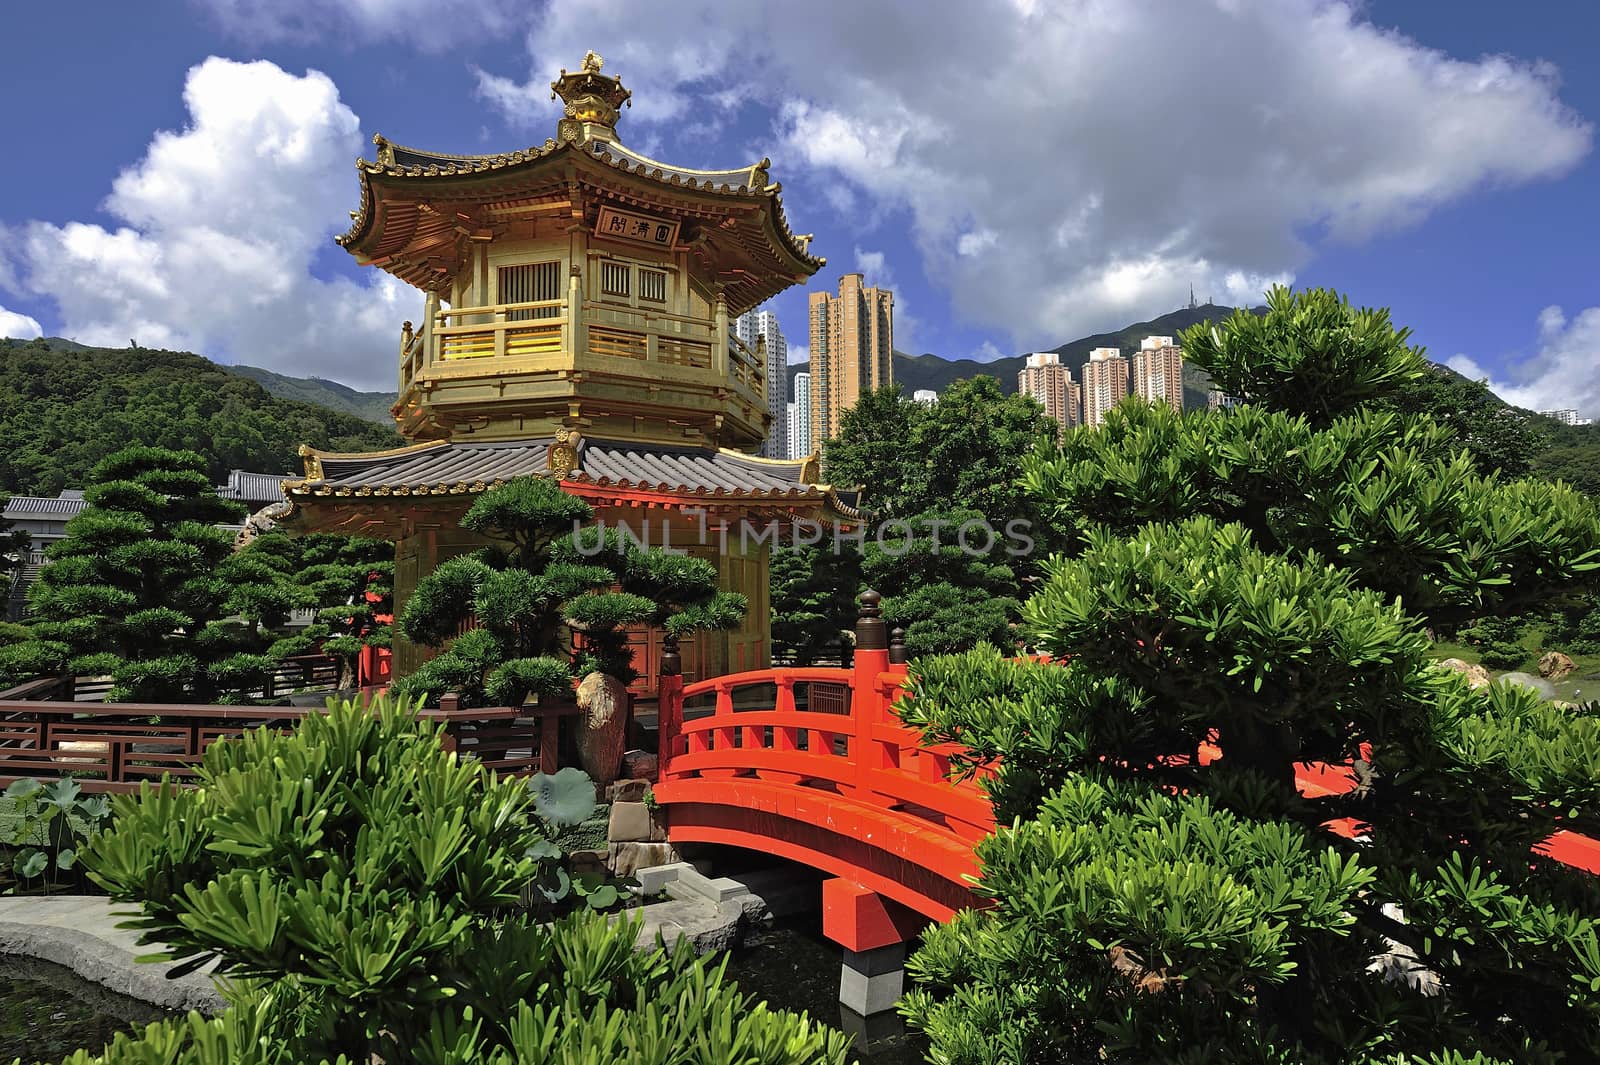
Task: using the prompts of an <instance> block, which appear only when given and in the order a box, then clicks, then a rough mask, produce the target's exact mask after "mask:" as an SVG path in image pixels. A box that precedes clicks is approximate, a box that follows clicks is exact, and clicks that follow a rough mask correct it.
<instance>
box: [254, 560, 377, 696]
mask: <svg viewBox="0 0 1600 1065" xmlns="http://www.w3.org/2000/svg"><path fill="white" fill-rule="evenodd" d="M244 553H245V554H246V555H255V556H260V557H264V558H267V559H269V560H270V561H269V562H268V565H270V566H271V567H273V568H274V569H275V570H276V571H277V572H278V574H279V575H280V576H279V579H280V580H281V581H282V582H284V583H285V584H286V585H287V586H288V587H289V588H290V589H291V595H292V597H293V600H292V601H293V604H294V606H295V607H297V608H300V609H309V610H314V611H315V612H316V617H315V620H314V621H313V622H312V623H311V624H310V625H308V626H306V627H305V628H303V629H300V630H298V631H295V632H286V633H285V634H284V635H283V636H282V637H281V638H280V639H278V640H276V641H275V642H274V643H273V644H272V646H271V647H270V648H269V653H270V654H271V655H272V656H273V657H274V658H275V659H278V660H279V661H282V660H285V659H289V658H294V657H296V656H299V655H305V654H310V653H313V652H317V651H320V652H321V653H323V654H326V655H329V656H330V657H332V658H334V659H335V660H336V661H337V662H338V663H339V676H338V679H337V681H336V684H335V686H336V687H338V688H340V689H345V688H353V687H355V684H356V673H357V661H358V659H359V658H360V657H361V653H362V651H364V650H365V649H366V648H369V647H388V646H389V643H390V630H391V624H390V622H389V621H386V620H382V619H384V618H388V617H390V616H391V615H392V614H393V612H394V605H393V603H394V589H393V584H394V545H393V544H392V543H390V542H389V541H387V540H372V539H367V538H363V537H357V536H341V535H335V534H331V533H313V534H310V535H307V536H289V535H287V534H286V533H283V532H277V531H274V532H270V533H267V534H266V535H264V536H260V537H257V538H256V539H255V540H253V541H251V543H250V545H249V547H247V548H246V549H245V552H244Z"/></svg>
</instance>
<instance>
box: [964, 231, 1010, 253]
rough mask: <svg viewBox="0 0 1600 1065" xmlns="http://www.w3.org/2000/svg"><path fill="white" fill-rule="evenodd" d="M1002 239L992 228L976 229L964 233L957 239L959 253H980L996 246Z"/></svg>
mask: <svg viewBox="0 0 1600 1065" xmlns="http://www.w3.org/2000/svg"><path fill="white" fill-rule="evenodd" d="M999 239H1000V236H999V234H997V233H996V232H995V231H994V230H992V229H974V230H973V231H972V232H970V233H963V234H961V236H960V237H959V238H958V239H957V240H956V254H957V255H978V254H980V253H981V252H983V251H984V250H986V249H988V248H992V247H994V246H995V242H996V241H998V240H999Z"/></svg>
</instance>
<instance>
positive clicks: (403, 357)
mask: <svg viewBox="0 0 1600 1065" xmlns="http://www.w3.org/2000/svg"><path fill="white" fill-rule="evenodd" d="M724 320H725V316H723V315H719V317H718V319H717V320H716V321H708V320H706V319H702V318H694V317H691V316H689V315H683V314H675V313H673V312H671V311H667V310H657V309H654V308H651V307H632V306H628V305H626V304H620V303H606V302H595V301H585V300H583V299H582V298H581V296H580V294H579V291H578V289H577V287H576V285H574V287H573V289H572V290H571V291H570V292H569V293H568V295H567V297H566V298H565V299H559V300H535V301H530V302H525V303H497V304H488V305H484V306H474V307H443V306H441V305H440V303H439V300H438V298H437V297H436V296H429V298H428V305H427V308H426V310H425V313H424V315H423V325H422V328H421V329H420V330H417V331H414V332H412V331H407V332H403V333H402V335H401V344H400V391H401V393H402V394H404V393H405V392H406V390H407V389H409V388H410V387H411V386H412V384H413V382H415V381H416V380H417V379H418V378H419V377H420V376H422V374H423V373H424V372H425V371H426V370H428V369H430V368H437V367H439V366H442V365H462V364H464V363H467V362H468V361H469V360H474V359H517V358H523V357H529V356H540V355H557V354H561V353H566V352H578V353H579V355H580V357H581V355H582V354H584V353H587V354H591V355H598V356H604V357H608V358H620V359H631V360H635V361H637V362H642V363H654V364H657V365H659V366H661V367H665V368H668V369H667V370H666V371H665V375H666V376H674V372H673V371H677V370H682V371H688V375H687V376H688V377H689V379H696V378H703V373H704V372H705V371H710V372H712V373H715V374H719V375H722V376H725V379H726V381H727V383H728V385H729V386H730V387H732V389H733V390H734V391H736V392H738V393H741V394H743V395H744V396H745V397H746V398H748V399H750V400H751V401H752V402H755V403H757V405H759V406H764V405H765V402H766V398H765V397H766V366H765V365H764V362H765V360H764V359H763V358H762V356H761V354H760V353H759V352H756V351H753V350H751V348H750V347H749V346H748V345H746V344H745V343H743V342H742V341H740V340H739V339H738V338H737V337H736V336H733V335H732V334H726V333H724V334H723V336H722V337H721V338H719V336H718V326H719V324H720V323H722V322H723V321H724Z"/></svg>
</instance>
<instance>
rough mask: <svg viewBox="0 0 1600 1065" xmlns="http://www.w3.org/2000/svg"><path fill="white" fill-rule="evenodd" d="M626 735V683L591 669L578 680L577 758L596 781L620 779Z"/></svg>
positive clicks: (603, 782) (607, 781) (599, 782)
mask: <svg viewBox="0 0 1600 1065" xmlns="http://www.w3.org/2000/svg"><path fill="white" fill-rule="evenodd" d="M627 738H628V688H627V685H625V684H623V683H622V682H621V681H620V680H618V679H617V678H616V677H612V676H607V675H606V674H604V673H590V674H589V675H588V676H586V677H584V678H583V680H582V681H581V682H579V684H578V761H579V762H580V763H582V765H583V771H584V772H585V773H588V774H589V777H590V779H592V780H593V781H594V782H595V783H596V784H597V785H605V784H609V783H611V782H612V781H613V780H616V779H617V773H618V771H619V770H620V769H621V768H622V753H623V751H624V750H625V749H626V747H627Z"/></svg>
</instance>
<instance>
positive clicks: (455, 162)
mask: <svg viewBox="0 0 1600 1065" xmlns="http://www.w3.org/2000/svg"><path fill="white" fill-rule="evenodd" d="M384 143H385V144H387V142H384ZM608 143H609V142H603V141H596V142H590V143H589V144H585V145H579V144H577V143H575V142H561V143H558V142H556V141H555V140H547V141H545V143H544V145H542V146H537V147H532V148H527V149H524V150H521V151H516V152H503V153H498V154H495V155H482V156H449V155H443V154H439V153H421V152H416V151H415V150H413V149H400V151H401V152H403V153H405V154H409V155H414V156H418V157H427V158H430V159H433V160H437V161H436V162H435V163H433V164H431V165H428V166H421V165H399V164H386V163H384V162H382V161H381V160H378V161H374V160H369V159H358V160H357V161H356V168H357V171H358V173H359V174H360V182H361V199H360V206H359V207H358V208H357V210H355V211H353V212H351V214H352V221H351V225H350V228H349V229H347V230H346V231H345V232H344V233H341V234H339V235H338V236H337V237H335V238H334V240H335V242H336V243H337V244H339V245H340V246H341V247H343V248H345V249H346V250H348V251H350V252H351V253H352V254H356V255H365V256H374V255H376V254H378V249H377V248H375V247H369V246H367V245H368V241H369V239H370V238H371V237H372V236H373V233H374V226H375V224H376V222H377V217H378V211H377V210H376V207H377V191H378V188H379V186H380V185H382V186H393V187H405V186H408V185H411V184H413V183H418V184H421V185H423V186H424V187H425V186H426V185H428V184H431V183H434V182H440V181H460V180H462V179H466V180H475V179H490V178H494V179H503V178H504V177H506V176H508V175H514V174H515V173H517V172H518V171H527V170H530V169H532V168H535V167H545V166H549V165H551V164H552V163H553V161H555V160H557V159H559V158H562V157H564V156H567V155H576V156H578V157H579V158H582V159H586V160H590V161H593V162H595V163H598V164H599V165H602V166H605V167H607V168H609V169H611V170H614V171H617V172H619V173H623V174H627V175H629V176H631V177H633V178H635V179H639V180H643V181H646V182H649V183H651V184H654V185H657V186H659V187H660V188H661V189H662V190H663V191H666V192H671V193H676V194H683V193H690V194H700V195H710V196H714V197H717V198H728V199H736V200H743V201H745V202H747V203H755V204H757V205H760V206H761V207H763V208H764V209H763V211H762V214H763V216H764V224H763V227H762V228H763V230H764V235H765V236H766V237H767V239H768V242H769V243H770V244H771V245H772V246H773V247H774V249H775V250H778V251H780V252H781V253H783V254H785V255H786V256H787V257H788V258H790V259H791V260H792V265H793V266H794V268H795V272H796V273H804V274H807V275H810V274H814V273H816V271H818V270H820V269H821V268H822V267H823V266H824V265H826V262H827V260H826V259H823V258H820V257H816V256H813V255H811V254H810V252H809V251H808V250H807V249H806V248H805V247H803V246H802V245H801V242H800V240H799V239H798V238H796V236H795V234H794V232H793V231H792V230H791V229H790V227H789V223H788V219H787V218H786V217H785V214H784V210H783V199H782V197H781V196H780V195H779V194H780V192H781V190H782V185H781V184H779V183H776V182H772V183H768V182H767V180H766V169H767V166H768V165H770V164H769V161H768V160H767V159H762V160H760V161H759V162H757V163H752V164H750V165H749V166H745V167H740V168H738V169H734V170H691V169H689V168H686V167H670V168H669V167H668V166H667V165H666V164H661V163H658V162H657V161H655V160H652V159H649V158H648V157H646V156H643V155H640V154H638V153H636V152H633V151H632V150H630V149H628V148H626V147H625V146H624V145H621V144H615V145H612V147H614V148H615V149H616V151H617V154H611V153H609V152H606V151H604V148H605V147H606V146H607V144H608ZM669 169H670V171H671V176H670V177H663V176H660V175H662V174H664V173H665V172H666V171H667V170H669ZM718 179H724V180H720V181H719V180H718ZM375 182H376V183H378V184H377V185H375ZM735 182H737V184H735Z"/></svg>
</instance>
